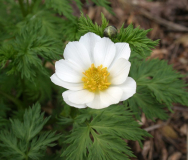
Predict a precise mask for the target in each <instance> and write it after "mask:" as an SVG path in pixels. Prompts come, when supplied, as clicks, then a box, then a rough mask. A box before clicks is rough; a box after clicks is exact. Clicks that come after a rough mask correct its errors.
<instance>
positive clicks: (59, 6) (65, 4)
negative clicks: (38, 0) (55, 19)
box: [45, 0, 74, 20]
mask: <svg viewBox="0 0 188 160" xmlns="http://www.w3.org/2000/svg"><path fill="white" fill-rule="evenodd" d="M45 4H46V6H47V8H53V9H54V10H55V11H57V12H58V13H59V14H60V15H62V14H63V15H64V16H65V17H67V18H68V19H70V20H74V16H73V15H72V14H73V10H72V7H71V1H70V0H46V1H45Z"/></svg>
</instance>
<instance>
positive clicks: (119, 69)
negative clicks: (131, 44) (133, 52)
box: [109, 58, 131, 85]
mask: <svg viewBox="0 0 188 160" xmlns="http://www.w3.org/2000/svg"><path fill="white" fill-rule="evenodd" d="M130 67H131V63H130V62H129V61H128V60H126V59H124V58H120V59H118V60H117V61H116V62H114V64H113V65H112V67H111V68H110V69H109V73H110V83H111V84H115V85H117V84H122V83H123V82H125V80H126V78H127V77H128V74H129V70H130Z"/></svg>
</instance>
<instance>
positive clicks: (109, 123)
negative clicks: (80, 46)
mask: <svg viewBox="0 0 188 160" xmlns="http://www.w3.org/2000/svg"><path fill="white" fill-rule="evenodd" d="M87 2H88V3H90V2H91V1H87ZM92 2H94V3H95V4H97V5H99V6H103V7H105V8H106V9H107V10H108V11H109V12H111V13H112V10H111V8H110V7H109V1H108V0H92ZM71 5H72V6H77V7H78V8H79V9H80V10H81V9H82V7H83V5H82V3H81V0H73V1H69V0H45V1H42V0H30V1H29V0H27V1H24V0H18V1H15V0H1V2H0V28H1V29H0V110H1V112H0V129H1V132H0V142H1V143H0V159H2V160H11V159H12V160H22V159H24V160H29V159H30V160H37V159H40V160H43V159H44V160H47V159H49V160H60V159H65V160H86V159H88V160H98V159H99V160H114V159H115V160H116V159H118V160H126V159H127V160H129V159H130V157H134V155H133V153H132V152H131V149H130V148H129V147H128V146H127V143H126V141H125V140H133V141H138V142H139V143H140V145H141V140H143V137H147V136H149V134H148V133H146V132H145V131H144V130H142V129H140V128H139V127H140V126H139V125H138V123H137V122H136V121H135V119H134V118H133V115H134V116H135V117H136V118H137V119H140V115H141V113H142V112H144V113H145V115H146V117H147V118H149V119H152V120H155V119H156V118H160V119H166V118H167V117H168V116H167V114H166V111H165V109H166V108H168V109H169V110H172V108H171V106H172V103H180V104H182V105H187V104H188V93H187V90H186V89H185V88H186V87H187V86H186V84H185V83H184V81H183V80H182V79H183V76H182V75H181V74H180V73H177V72H176V71H174V70H173V68H172V66H169V65H168V64H167V62H166V61H161V60H158V59H155V60H145V59H146V58H147V57H148V56H150V53H151V49H152V48H154V47H155V46H156V45H157V44H158V40H156V41H152V40H150V39H149V38H147V33H148V32H149V31H150V30H143V29H140V28H134V27H133V25H132V24H131V25H129V26H127V27H126V28H125V25H122V27H121V29H120V30H119V31H118V34H117V36H116V37H114V38H111V40H112V41H113V42H114V43H117V42H126V43H129V45H130V48H131V57H130V59H129V61H130V62H131V68H130V73H129V76H130V77H132V78H133V79H134V80H135V81H136V83H137V91H136V94H135V95H134V96H133V97H131V98H130V99H128V100H126V101H124V102H123V104H122V105H113V106H110V107H108V108H106V109H101V110H94V109H90V108H85V109H79V110H78V109H75V108H73V107H70V106H68V105H67V104H65V102H64V101H63V99H62V96H61V93H62V92H64V91H65V89H64V88H60V87H57V86H55V85H53V84H52V83H51V81H50V78H49V77H50V75H52V74H53V73H52V72H53V68H52V64H53V63H54V61H56V60H59V59H62V54H63V48H64V47H65V44H66V43H67V42H68V41H78V40H79V39H80V37H81V36H83V35H84V34H86V33H88V32H93V33H95V34H97V35H99V36H100V37H104V34H103V32H104V29H105V28H106V27H107V26H108V25H109V23H108V21H107V20H106V18H105V17H104V15H103V14H102V15H101V19H102V23H101V24H100V25H98V24H96V23H93V22H92V20H91V19H90V18H89V17H85V16H84V15H83V14H82V15H81V17H80V18H78V17H76V16H73V14H72V13H73V7H72V6H71ZM57 13H59V14H60V15H57ZM63 16H64V17H63ZM58 96H61V98H59V99H58V98H57V97H58ZM37 101H38V102H39V103H41V104H43V106H47V103H48V102H49V101H50V102H51V103H52V104H53V105H52V106H53V113H52V115H54V116H52V118H51V119H50V121H49V118H44V113H42V114H41V113H40V105H39V103H37V104H35V103H36V102H37ZM57 101H59V102H61V103H58V102H57ZM31 104H35V105H34V106H33V107H32V108H29V109H26V107H27V106H30V105H31ZM48 105H50V103H48ZM50 106H51V105H50ZM62 106H63V107H62ZM24 112H25V114H24ZM49 113H51V110H50V111H49ZM60 113H61V116H60V118H59V124H58V125H56V126H55V127H56V129H57V130H58V132H61V133H63V134H64V135H63V137H62V139H61V138H60V135H57V134H55V132H53V131H42V129H43V127H44V125H45V124H46V123H47V121H48V123H49V125H50V126H52V127H53V126H54V125H55V124H56V122H57V119H56V118H55V117H56V116H57V115H59V114H60ZM23 114H24V116H23ZM8 119H11V120H8ZM67 127H68V128H67ZM70 129H71V132H70ZM66 136H68V137H66ZM56 140H59V147H57V148H54V150H55V151H58V153H54V154H53V155H50V156H49V155H45V150H46V147H47V146H49V147H52V146H54V145H55V144H54V143H53V142H54V141H56ZM65 140H66V141H65ZM59 148H61V149H59ZM60 150H61V151H60ZM60 153H62V157H60Z"/></svg>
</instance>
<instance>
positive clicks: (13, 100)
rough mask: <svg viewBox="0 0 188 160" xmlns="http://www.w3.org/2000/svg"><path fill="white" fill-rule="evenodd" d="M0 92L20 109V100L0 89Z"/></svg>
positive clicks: (21, 106)
mask: <svg viewBox="0 0 188 160" xmlns="http://www.w3.org/2000/svg"><path fill="white" fill-rule="evenodd" d="M0 94H1V95H3V96H4V97H6V98H7V99H9V100H10V101H12V102H13V103H14V104H15V105H17V107H18V108H19V109H22V108H23V105H22V103H21V101H19V100H18V99H16V98H14V97H13V96H11V95H9V94H7V93H4V92H2V91H0Z"/></svg>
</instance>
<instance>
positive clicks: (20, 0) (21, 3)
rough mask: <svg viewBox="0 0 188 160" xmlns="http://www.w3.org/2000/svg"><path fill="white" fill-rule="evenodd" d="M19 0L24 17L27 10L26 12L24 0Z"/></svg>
mask: <svg viewBox="0 0 188 160" xmlns="http://www.w3.org/2000/svg"><path fill="white" fill-rule="evenodd" d="M18 1H19V4H20V8H21V11H22V15H23V17H25V16H26V12H25V9H24V4H23V0H18Z"/></svg>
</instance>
